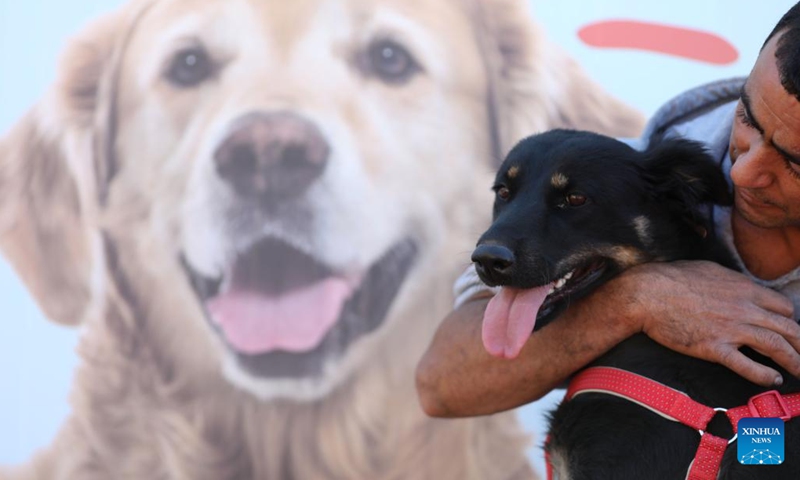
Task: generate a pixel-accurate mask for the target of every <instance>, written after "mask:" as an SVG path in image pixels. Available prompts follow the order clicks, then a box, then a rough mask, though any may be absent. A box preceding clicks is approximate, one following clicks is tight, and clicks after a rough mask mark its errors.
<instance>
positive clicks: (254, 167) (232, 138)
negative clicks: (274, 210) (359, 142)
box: [214, 112, 330, 202]
mask: <svg viewBox="0 0 800 480" xmlns="http://www.w3.org/2000/svg"><path fill="white" fill-rule="evenodd" d="M237 124H238V127H237V128H236V129H234V130H233V132H231V134H230V135H229V136H228V137H227V138H226V139H225V140H224V141H223V142H222V144H221V145H220V146H219V147H218V148H217V150H216V152H215V153H214V161H215V162H216V166H217V172H218V173H219V175H220V177H222V178H223V179H224V180H225V181H226V182H228V183H229V184H230V185H231V186H232V187H233V188H234V189H235V190H236V192H237V193H238V194H240V195H242V196H246V197H249V198H257V199H259V200H262V201H267V202H277V201H280V200H281V199H283V198H287V197H295V196H298V195H300V194H302V193H303V192H305V191H306V190H307V189H308V187H309V186H311V184H312V183H314V181H315V180H316V179H317V178H319V177H320V175H322V172H323V171H324V170H325V166H326V165H327V163H328V155H329V154H330V146H329V145H328V142H326V141H325V138H324V137H323V136H322V133H321V132H320V131H319V129H318V128H317V127H316V126H315V125H314V124H313V123H311V122H310V121H308V120H306V119H305V118H303V117H301V116H299V115H296V114H293V113H290V112H276V113H270V114H260V113H259V114H251V115H248V116H247V117H244V118H242V119H241V120H239V121H238V122H237Z"/></svg>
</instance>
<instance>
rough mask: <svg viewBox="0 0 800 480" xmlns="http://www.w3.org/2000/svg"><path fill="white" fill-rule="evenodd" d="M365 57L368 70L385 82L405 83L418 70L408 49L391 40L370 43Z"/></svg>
mask: <svg viewBox="0 0 800 480" xmlns="http://www.w3.org/2000/svg"><path fill="white" fill-rule="evenodd" d="M367 57H368V58H367V60H368V62H369V70H370V71H371V72H372V73H373V74H374V75H376V76H377V77H378V78H380V79H381V80H383V81H384V82H386V83H393V84H398V83H405V82H406V81H408V80H409V79H410V78H411V77H412V76H414V74H415V73H417V72H418V71H419V66H418V65H417V62H416V60H414V58H413V57H412V56H411V54H410V53H409V52H408V50H406V49H405V48H403V47H402V46H401V45H399V44H398V43H397V42H394V41H392V40H379V41H376V42H374V43H372V44H371V45H370V46H369V49H368V51H367Z"/></svg>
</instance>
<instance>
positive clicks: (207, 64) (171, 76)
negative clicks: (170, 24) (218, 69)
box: [166, 47, 214, 88]
mask: <svg viewBox="0 0 800 480" xmlns="http://www.w3.org/2000/svg"><path fill="white" fill-rule="evenodd" d="M213 73H214V65H213V63H212V62H211V59H210V58H209V56H208V53H206V51H205V49H203V48H202V47H191V48H187V49H184V50H181V51H179V52H178V53H176V54H175V56H174V57H172V61H171V62H170V64H169V66H168V67H167V72H166V77H167V79H168V80H169V81H170V82H171V83H172V84H174V85H176V86H178V87H182V88H191V87H194V86H196V85H198V84H199V83H201V82H202V81H204V80H206V79H207V78H209V77H210V76H211V75H212V74H213Z"/></svg>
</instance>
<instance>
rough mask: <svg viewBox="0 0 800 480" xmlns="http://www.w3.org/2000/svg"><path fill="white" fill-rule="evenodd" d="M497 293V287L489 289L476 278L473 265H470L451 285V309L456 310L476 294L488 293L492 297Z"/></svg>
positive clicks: (498, 289)
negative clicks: (452, 296) (452, 295)
mask: <svg viewBox="0 0 800 480" xmlns="http://www.w3.org/2000/svg"><path fill="white" fill-rule="evenodd" d="M499 291H500V288H499V287H489V286H487V285H486V284H485V283H483V282H482V281H481V279H480V277H479V276H478V272H476V271H475V265H472V264H471V265H470V266H468V267H467V269H466V270H464V273H462V274H461V276H460V277H458V279H456V282H455V284H453V294H454V295H455V301H454V302H453V309H457V308H458V307H460V306H461V305H463V304H464V302H466V301H467V300H469V299H470V297H472V296H473V295H476V294H478V293H481V292H489V293H491V294H493V295H494V294H497V292H499Z"/></svg>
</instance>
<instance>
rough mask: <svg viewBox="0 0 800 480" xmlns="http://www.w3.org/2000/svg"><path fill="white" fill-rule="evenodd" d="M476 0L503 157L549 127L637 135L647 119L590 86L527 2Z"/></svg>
mask: <svg viewBox="0 0 800 480" xmlns="http://www.w3.org/2000/svg"><path fill="white" fill-rule="evenodd" d="M476 1H477V4H478V8H477V9H476V10H477V11H478V17H479V18H477V19H476V21H477V22H478V26H479V31H481V32H482V34H481V35H480V36H481V37H483V38H481V42H480V43H481V45H482V48H483V50H484V52H483V53H484V57H485V58H486V64H487V70H488V71H489V77H490V83H491V90H492V91H491V102H492V105H491V106H490V112H492V113H493V115H494V117H495V118H494V121H495V124H496V125H495V130H496V132H497V134H496V136H497V143H498V149H499V150H500V151H501V152H500V153H501V155H502V156H505V154H506V153H507V152H508V150H509V149H510V148H511V147H512V146H513V145H514V144H515V143H516V142H517V141H519V140H520V139H522V138H524V137H526V136H528V135H530V134H532V133H537V132H541V131H544V130H548V129H551V128H559V127H563V128H574V129H580V130H590V131H594V132H598V133H603V134H606V135H609V136H614V137H635V136H638V135H639V133H640V132H641V131H642V128H643V127H644V123H645V119H644V116H643V115H642V114H641V113H640V112H638V111H636V110H635V109H633V108H631V107H630V106H628V105H625V104H624V103H622V102H621V101H619V100H618V99H616V98H614V97H613V96H612V95H611V94H609V93H608V92H606V91H605V90H604V89H603V88H601V87H600V86H599V85H598V84H597V83H595V82H594V81H592V80H591V79H590V78H589V77H588V76H587V75H586V73H585V72H584V71H583V69H581V67H580V66H579V65H578V64H577V63H576V62H575V60H574V59H572V58H570V57H569V55H567V54H566V52H564V51H563V50H562V49H561V48H560V47H559V46H558V45H555V44H554V43H552V42H551V41H549V40H548V39H547V38H546V36H545V34H544V30H543V29H542V27H541V26H540V25H539V24H537V23H536V22H535V21H534V20H533V18H532V17H531V14H530V11H529V8H530V5H529V2H528V1H526V0H476ZM502 156H501V157H500V158H499V159H498V160H500V159H501V158H503V157H502Z"/></svg>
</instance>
